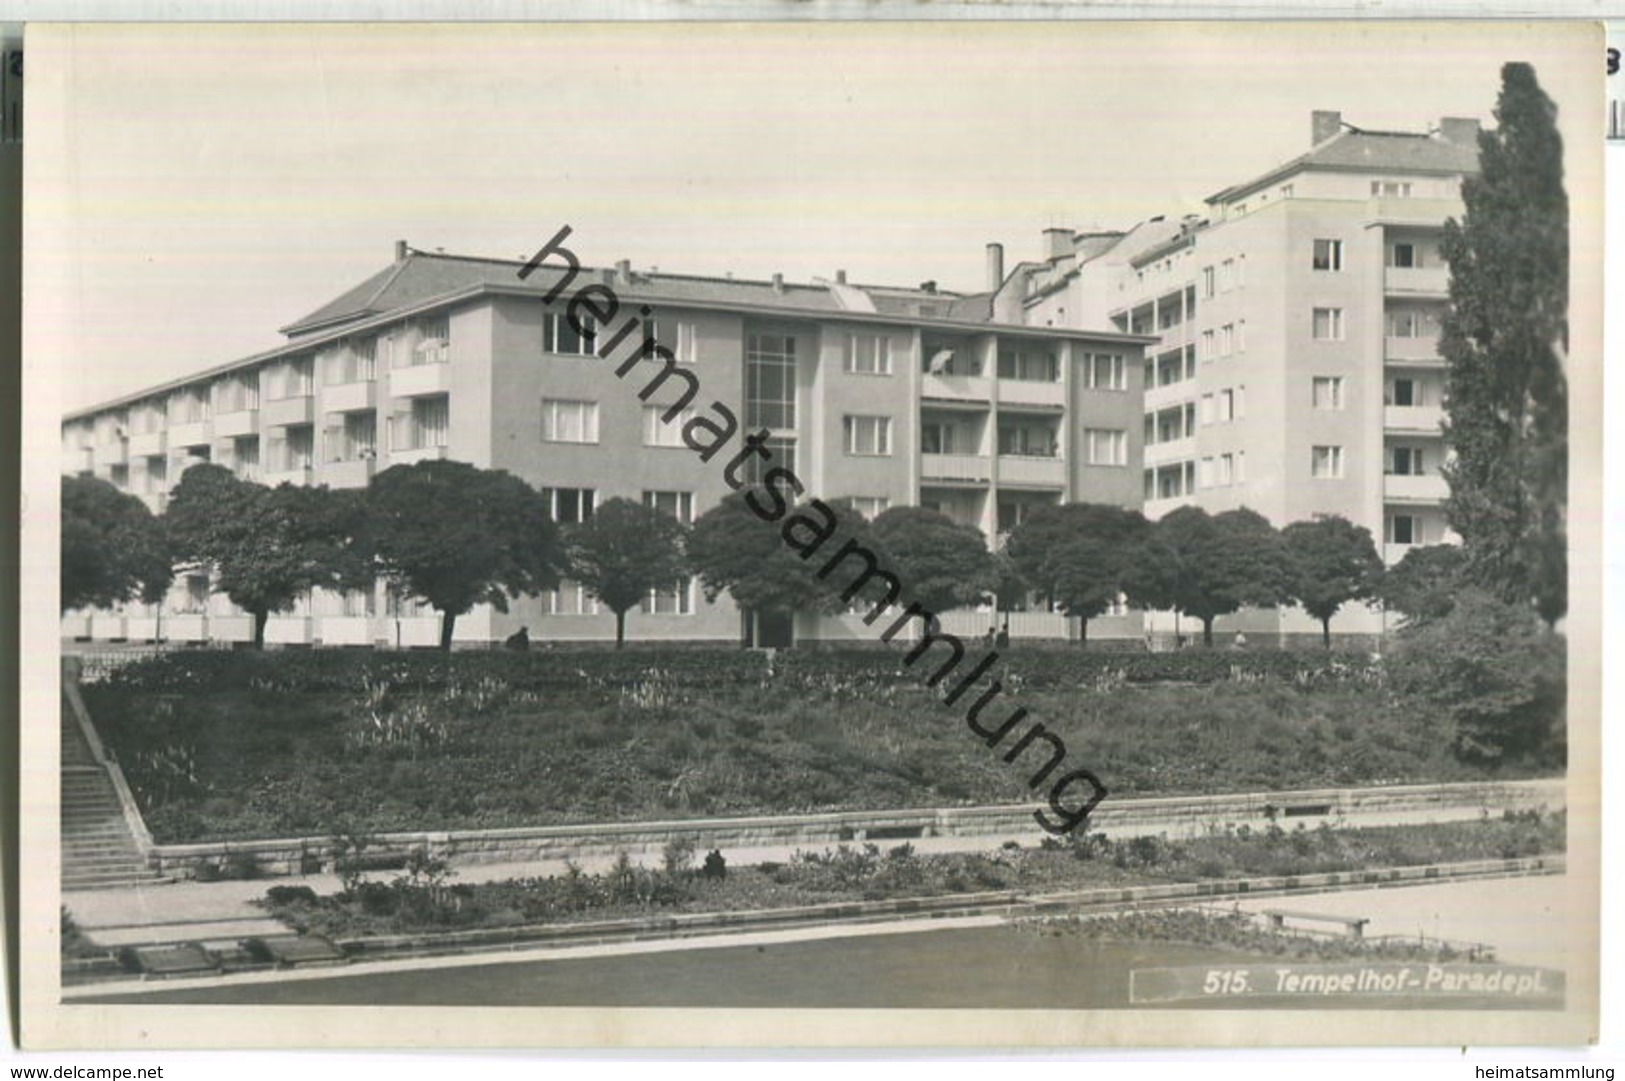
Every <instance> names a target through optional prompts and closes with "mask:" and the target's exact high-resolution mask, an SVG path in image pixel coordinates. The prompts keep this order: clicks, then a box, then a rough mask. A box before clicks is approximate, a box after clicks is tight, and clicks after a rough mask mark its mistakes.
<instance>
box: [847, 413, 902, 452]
mask: <svg viewBox="0 0 1625 1081" xmlns="http://www.w3.org/2000/svg"><path fill="white" fill-rule="evenodd" d="M844 427H845V430H846V452H847V453H848V454H858V455H873V456H877V457H883V456H885V455H889V454H890V453H891V418H890V417H867V416H848V417H846V418H845V420H844Z"/></svg>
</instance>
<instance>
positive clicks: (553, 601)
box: [542, 579, 598, 616]
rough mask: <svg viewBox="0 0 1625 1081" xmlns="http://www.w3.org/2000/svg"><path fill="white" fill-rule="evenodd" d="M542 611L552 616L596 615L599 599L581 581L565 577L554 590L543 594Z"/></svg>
mask: <svg viewBox="0 0 1625 1081" xmlns="http://www.w3.org/2000/svg"><path fill="white" fill-rule="evenodd" d="M542 611H543V612H545V613H546V614H547V615H550V616H595V615H597V614H598V601H597V600H596V599H594V597H593V596H592V594H590V593H588V592H587V590H586V589H585V588H584V587H583V586H582V585H581V583H580V582H574V581H571V580H569V579H564V580H562V581H560V582H559V586H558V588H557V589H555V590H553V592H551V593H543V594H542Z"/></svg>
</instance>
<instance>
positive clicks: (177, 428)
mask: <svg viewBox="0 0 1625 1081" xmlns="http://www.w3.org/2000/svg"><path fill="white" fill-rule="evenodd" d="M213 440H214V422H213V421H209V420H194V421H191V422H190V423H187V424H172V425H170V427H169V445H170V446H171V447H172V448H174V449H177V450H178V449H180V448H182V447H204V446H208V445H209V443H211V442H213Z"/></svg>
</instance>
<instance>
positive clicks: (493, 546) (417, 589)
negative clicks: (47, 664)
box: [62, 461, 1456, 648]
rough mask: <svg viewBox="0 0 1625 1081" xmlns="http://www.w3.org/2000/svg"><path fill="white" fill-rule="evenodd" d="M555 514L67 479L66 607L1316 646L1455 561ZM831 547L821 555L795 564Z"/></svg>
mask: <svg viewBox="0 0 1625 1081" xmlns="http://www.w3.org/2000/svg"><path fill="white" fill-rule="evenodd" d="M548 509H549V508H548V504H547V501H546V500H545V499H544V498H543V496H542V495H541V494H540V493H538V492H537V491H536V490H535V489H533V488H531V487H530V486H529V485H527V484H526V483H524V482H523V481H522V480H520V479H518V478H517V477H514V476H512V475H511V474H508V473H505V472H501V471H494V470H482V469H477V468H475V467H473V466H471V465H467V464H464V463H460V462H445V461H432V462H423V463H418V464H416V465H411V466H397V467H394V468H392V469H388V470H386V471H384V472H383V473H380V474H379V475H378V476H377V477H375V478H374V479H373V482H372V484H371V485H370V486H369V487H368V488H367V489H366V490H330V489H328V488H325V487H318V488H303V487H293V486H291V485H283V486H281V487H278V488H267V487H265V486H263V485H259V484H254V483H251V482H247V481H244V480H241V479H239V478H238V477H236V476H235V475H234V474H232V473H231V472H230V471H229V470H227V469H224V468H222V467H220V466H216V465H199V466H194V467H193V468H191V469H189V470H187V472H186V473H185V475H184V476H183V477H182V478H181V481H180V483H179V484H178V485H177V486H176V488H175V490H174V493H173V495H172V496H171V499H170V502H169V506H168V510H167V512H166V513H165V514H164V515H162V516H161V517H158V518H154V517H153V516H151V515H150V514H149V513H148V512H147V509H146V507H145V506H144V505H143V504H142V503H141V502H140V501H139V500H137V499H135V498H134V497H132V496H127V495H123V494H121V493H119V492H118V491H117V490H116V489H114V488H113V487H112V486H111V485H109V484H107V483H106V482H104V481H98V480H93V479H89V478H68V479H65V480H64V482H63V561H62V606H63V608H64V609H69V608H80V607H85V606H89V605H101V606H106V605H111V604H114V603H117V602H120V601H124V600H129V599H133V598H139V599H141V600H143V601H146V602H149V603H151V602H156V601H158V600H161V599H162V598H163V596H164V595H165V593H166V591H167V589H168V587H169V585H170V582H171V580H172V574H173V572H172V568H173V567H175V566H177V565H180V566H187V565H191V566H196V567H199V568H204V569H207V570H209V571H210V572H211V573H212V582H213V588H214V589H215V590H216V591H218V592H220V593H223V594H225V595H226V596H227V597H229V598H230V599H231V600H232V602H233V603H235V604H236V605H237V606H239V607H240V608H242V609H243V610H244V611H245V612H247V613H249V614H250V615H252V616H253V618H254V643H255V645H256V646H258V645H260V644H262V643H263V641H264V633H265V624H266V622H267V620H268V619H269V617H270V616H271V615H272V614H273V613H276V612H281V611H286V610H288V609H290V608H292V607H293V606H294V604H295V603H296V602H297V601H298V599H299V598H300V597H301V596H303V595H305V594H306V593H307V592H308V591H310V590H311V589H314V588H318V587H320V588H327V589H332V590H338V591H344V590H355V589H371V588H372V587H373V585H374V583H375V582H376V581H377V580H378V579H379V578H384V579H386V580H388V581H390V582H392V583H393V584H394V585H395V586H396V588H397V589H398V590H399V591H400V592H401V593H402V594H404V595H408V596H412V597H415V598H418V599H420V600H422V601H424V602H426V603H428V604H430V605H432V606H434V607H435V608H436V609H438V610H439V611H440V612H441V613H442V616H443V619H442V626H441V645H442V647H443V648H450V644H451V638H452V632H453V629H454V626H455V623H456V619H457V617H458V616H460V615H461V614H463V613H465V612H467V611H469V610H470V609H471V608H473V607H474V606H475V605H476V604H480V603H487V604H491V605H493V606H495V607H496V608H497V610H499V611H506V610H507V607H508V602H509V600H510V599H511V598H514V597H518V596H534V595H536V594H538V593H540V592H542V591H543V590H546V589H551V588H553V587H554V586H556V585H557V583H558V581H559V579H560V578H561V577H569V578H572V579H574V580H576V581H578V582H580V583H581V585H582V587H583V588H584V589H585V590H586V591H587V592H588V593H590V594H591V595H592V596H593V597H595V598H596V599H597V600H598V602H599V603H600V604H602V605H603V606H604V607H605V608H607V609H609V611H611V612H612V613H614V615H615V619H616V643H617V645H620V644H622V643H624V641H625V638H626V620H627V616H628V613H630V612H631V611H632V610H633V609H635V608H636V607H637V606H638V605H639V604H640V603H641V602H642V601H643V600H644V599H645V598H646V597H648V595H649V594H650V592H651V591H653V590H661V589H672V588H675V587H676V586H678V585H679V584H680V583H681V582H683V581H684V580H686V579H687V578H688V577H690V576H693V575H697V576H698V577H699V579H700V581H701V583H702V585H703V586H704V588H705V591H706V594H707V596H708V597H709V598H711V599H713V600H714V599H715V598H716V597H717V596H718V595H720V594H722V593H724V592H726V593H728V594H729V595H730V596H731V597H732V598H733V600H734V601H735V603H737V604H738V605H739V606H740V607H741V608H743V609H746V610H748V611H795V610H818V611H838V610H840V609H842V608H844V607H846V606H847V605H848V604H852V603H859V604H866V605H868V606H871V607H872V606H874V605H875V604H877V603H879V602H881V601H883V600H889V601H901V602H914V603H917V604H919V605H920V606H921V607H924V608H926V609H929V610H931V611H933V612H942V611H947V610H950V609H953V608H959V607H964V606H970V605H977V604H981V603H985V602H986V601H988V600H989V599H993V600H994V601H995V603H996V604H997V605H998V606H1000V607H1009V606H1011V605H1013V604H1015V603H1017V602H1018V600H1019V599H1020V598H1023V597H1025V596H1027V595H1029V594H1033V593H1036V594H1038V595H1040V596H1042V597H1043V598H1044V599H1045V600H1046V601H1047V602H1049V603H1050V604H1052V605H1053V606H1054V607H1055V608H1056V609H1058V610H1062V611H1065V612H1067V613H1068V614H1070V615H1073V616H1076V617H1078V618H1079V619H1080V620H1082V624H1083V628H1084V633H1083V638H1084V641H1085V642H1087V639H1088V625H1089V621H1090V620H1092V619H1095V618H1096V617H1098V616H1100V615H1102V614H1103V613H1105V612H1106V611H1107V610H1108V609H1109V608H1110V607H1111V606H1112V605H1114V604H1115V603H1117V601H1118V599H1119V598H1120V597H1126V598H1127V600H1128V602H1129V603H1130V604H1132V605H1135V606H1137V607H1141V608H1158V609H1173V610H1175V611H1178V612H1180V613H1182V614H1183V615H1185V616H1187V617H1190V618H1193V619H1196V620H1198V621H1200V622H1201V624H1202V629H1203V640H1204V642H1206V643H1207V644H1209V645H1211V644H1212V641H1213V625H1214V621H1215V620H1216V619H1217V618H1219V617H1220V616H1223V615H1227V614H1229V613H1233V612H1235V611H1237V610H1238V609H1239V608H1242V607H1259V606H1262V607H1273V606H1276V605H1280V604H1288V603H1296V604H1300V605H1302V606H1303V607H1304V609H1305V610H1306V611H1307V612H1309V614H1310V615H1311V616H1313V617H1314V618H1316V619H1317V620H1319V621H1320V622H1321V625H1322V630H1323V634H1324V638H1325V641H1326V643H1327V645H1330V625H1331V620H1332V618H1333V617H1334V616H1335V615H1336V614H1337V612H1338V611H1339V610H1340V609H1341V608H1342V607H1343V606H1344V605H1345V604H1348V603H1351V602H1356V601H1364V600H1370V599H1372V598H1376V597H1379V596H1380V597H1383V598H1384V599H1388V600H1389V601H1390V602H1391V603H1393V604H1395V605H1396V606H1398V607H1400V608H1401V609H1402V610H1405V611H1407V612H1412V611H1414V612H1415V613H1416V614H1418V615H1423V616H1425V615H1426V614H1427V613H1428V612H1429V611H1433V610H1434V609H1436V608H1437V607H1438V606H1439V605H1440V604H1442V603H1445V602H1447V600H1448V596H1449V593H1450V590H1451V586H1450V585H1449V584H1448V579H1447V578H1446V577H1442V576H1443V575H1445V574H1446V572H1448V573H1449V574H1453V573H1454V572H1455V563H1456V561H1455V559H1454V557H1452V556H1451V554H1450V553H1449V552H1448V551H1445V552H1434V551H1433V550H1424V551H1423V552H1418V553H1414V556H1415V558H1414V559H1413V560H1407V563H1406V564H1404V565H1402V566H1401V567H1400V568H1398V570H1397V573H1394V574H1390V575H1388V576H1386V578H1385V576H1384V574H1383V567H1382V562H1381V560H1380V558H1379V557H1378V555H1377V550H1376V546H1375V544H1374V542H1373V541H1372V538H1371V535H1370V533H1369V532H1368V531H1367V530H1365V529H1364V528H1361V527H1358V526H1355V525H1353V524H1351V523H1350V522H1348V521H1346V520H1345V519H1342V518H1338V517H1325V518H1317V519H1315V520H1314V521H1309V522H1298V523H1294V524H1292V525H1289V526H1287V527H1286V528H1285V529H1283V530H1276V529H1275V528H1274V527H1273V526H1271V525H1270V524H1269V522H1268V521H1266V520H1265V519H1264V518H1263V517H1262V516H1260V515H1258V514H1256V513H1254V512H1253V511H1250V510H1235V511H1227V512H1224V513H1221V514H1216V515H1209V514H1208V513H1206V512H1205V511H1202V510H1200V509H1198V508H1194V507H1187V508H1181V509H1180V510H1177V511H1175V512H1173V513H1171V514H1169V515H1167V516H1166V517H1164V518H1163V519H1161V520H1160V521H1157V522H1154V523H1153V522H1149V521H1147V520H1146V519H1145V518H1144V517H1143V516H1142V515H1141V514H1140V513H1139V512H1138V511H1131V510H1125V509H1123V508H1121V507H1115V506H1107V505H1102V504H1091V503H1073V504H1063V505H1058V506H1054V507H1047V508H1043V509H1041V510H1039V511H1038V512H1036V513H1034V514H1033V515H1032V517H1031V518H1029V519H1028V520H1027V521H1025V522H1023V523H1022V524H1021V525H1020V526H1018V527H1017V528H1016V529H1015V530H1014V531H1013V532H1012V533H1011V534H1010V536H1009V538H1008V543H1007V545H1006V546H1005V548H1004V550H1003V551H1002V552H991V551H989V550H988V547H987V544H986V542H985V540H984V538H983V536H982V534H981V532H980V531H979V530H977V529H974V528H972V527H970V526H966V525H961V524H957V523H955V522H953V521H951V520H949V519H948V518H946V517H944V516H943V515H941V514H938V513H936V512H935V511H931V510H926V509H923V508H920V507H897V508H893V509H891V510H888V511H886V512H884V513H882V514H880V515H879V516H878V517H876V518H875V520H874V521H868V520H866V519H864V518H863V516H862V515H860V514H858V513H857V512H856V511H855V510H853V509H852V508H851V507H850V505H849V504H848V503H846V502H843V501H840V500H836V501H833V502H831V503H828V504H825V503H823V502H820V501H809V502H808V503H804V504H802V505H801V506H800V507H797V508H793V513H792V514H791V515H790V517H789V518H787V519H785V520H784V523H783V524H782V525H780V524H778V523H777V521H776V520H775V521H772V522H770V521H766V520H764V519H763V518H762V517H761V516H760V515H759V514H757V513H756V512H754V511H753V510H752V509H751V507H750V506H749V504H748V502H747V500H746V497H745V496H744V495H734V496H730V497H728V498H727V499H725V500H723V501H722V502H721V503H720V504H719V505H718V506H716V507H714V508H713V509H711V510H710V511H709V512H707V513H706V514H704V515H703V516H701V517H700V519H699V520H698V521H697V522H696V523H695V524H694V525H693V526H692V527H687V526H684V525H682V524H680V523H679V522H678V521H677V520H676V519H674V518H672V517H671V516H670V515H667V514H665V513H662V512H660V511H657V510H655V509H654V508H651V507H648V506H645V505H643V504H641V503H637V502H634V501H632V500H627V499H611V500H609V501H607V502H605V503H604V504H603V505H602V506H600V507H598V508H597V510H596V512H595V513H594V514H593V515H592V517H591V518H590V519H588V520H587V521H586V522H583V523H580V524H577V525H569V526H564V527H559V526H556V525H555V523H554V522H553V521H552V520H551V518H550V517H549V513H548ZM815 511H816V512H817V513H814V512H815ZM837 537H838V538H839V541H834V540H832V538H837ZM826 541H829V542H830V551H829V552H826V553H824V554H823V555H822V556H821V557H820V558H818V559H812V558H809V557H810V556H811V555H812V554H813V553H814V551H815V550H816V549H817V548H819V547H820V546H821V545H822V544H823V543H824V542H826ZM840 543H849V544H850V545H857V546H861V549H860V550H861V551H863V552H864V553H866V554H867V556H868V557H869V558H871V559H872V560H873V561H874V565H875V566H878V567H881V568H884V569H885V570H887V571H889V572H890V573H891V574H892V575H894V576H895V578H896V581H897V582H898V583H900V585H901V587H902V588H901V592H900V594H899V595H896V596H891V597H888V596H887V595H886V590H885V586H886V582H885V580H884V579H883V578H882V577H873V576H871V577H864V576H863V575H861V573H859V572H861V569H862V567H861V565H857V566H855V568H854V570H853V572H852V573H847V574H835V575H832V574H830V573H828V571H827V570H826V571H824V572H823V573H820V571H821V570H823V568H824V567H825V565H826V564H827V562H828V560H829V558H830V557H831V556H832V555H833V554H834V552H835V549H836V548H837V547H838V546H839V544H840ZM1441 561H1442V562H1441ZM1430 570H1431V571H1432V572H1437V573H1433V574H1432V576H1431V577H1430V576H1429V573H1425V572H1429V571H1430ZM860 579H861V580H860ZM854 581H857V582H858V585H857V586H856V587H854V586H853V583H854ZM1385 581H1387V582H1389V583H1391V584H1392V588H1390V589H1388V590H1387V591H1385V590H1384V582H1385Z"/></svg>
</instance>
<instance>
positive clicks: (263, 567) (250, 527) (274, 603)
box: [165, 463, 369, 649]
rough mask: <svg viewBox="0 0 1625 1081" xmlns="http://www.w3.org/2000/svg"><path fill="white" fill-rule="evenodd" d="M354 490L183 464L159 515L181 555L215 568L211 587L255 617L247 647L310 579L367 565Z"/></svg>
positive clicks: (355, 581) (332, 581)
mask: <svg viewBox="0 0 1625 1081" xmlns="http://www.w3.org/2000/svg"><path fill="white" fill-rule="evenodd" d="M359 509H360V504H359V501H358V500H357V498H356V497H355V495H354V494H353V493H348V492H333V491H330V490H329V489H327V488H325V487H323V488H297V487H294V486H293V485H288V484H284V485H281V486H280V487H277V488H267V487H265V486H264V485H262V484H254V483H251V482H249V481H244V480H240V479H239V478H238V477H237V476H236V475H235V474H233V473H232V472H231V470H229V469H226V468H225V467H224V466H219V465H211V464H207V463H205V464H203V465H195V466H193V467H192V468H190V469H188V470H187V471H186V473H185V475H184V476H182V477H181V480H180V483H179V484H177V485H176V486H175V490H174V492H173V494H172V495H171V496H170V500H169V510H168V512H167V513H166V515H165V521H166V524H167V526H168V533H169V538H170V543H171V545H172V546H173V548H174V552H175V554H176V556H177V558H179V559H180V560H181V561H183V562H190V563H198V564H207V565H209V566H211V567H213V568H214V572H215V573H214V590H215V591H216V592H218V593H224V594H225V595H226V596H227V597H229V598H230V599H231V601H232V603H233V604H236V605H237V606H238V607H239V608H241V609H243V611H245V612H247V613H248V614H249V615H251V616H253V617H254V648H255V649H261V648H263V647H264V645H265V625H266V622H267V621H268V620H269V619H270V616H271V613H273V612H284V611H287V610H288V609H289V608H292V607H293V606H294V603H295V602H296V601H298V599H299V598H300V597H301V596H303V595H304V594H306V593H308V592H309V591H310V590H311V589H313V588H315V587H317V586H328V587H331V588H335V589H342V588H353V587H355V586H357V585H360V584H361V583H363V582H364V581H366V580H367V575H368V571H369V567H368V564H367V561H366V559H365V557H364V555H363V554H362V553H361V551H360V549H359V546H358V534H359V532H360V529H361V521H360V513H359Z"/></svg>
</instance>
